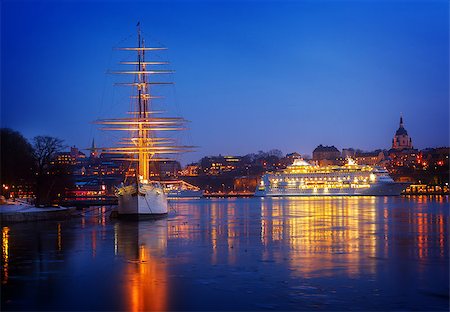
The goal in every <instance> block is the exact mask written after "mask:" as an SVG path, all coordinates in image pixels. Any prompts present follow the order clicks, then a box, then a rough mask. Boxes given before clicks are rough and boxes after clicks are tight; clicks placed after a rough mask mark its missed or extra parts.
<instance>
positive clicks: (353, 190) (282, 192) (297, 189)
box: [255, 159, 409, 197]
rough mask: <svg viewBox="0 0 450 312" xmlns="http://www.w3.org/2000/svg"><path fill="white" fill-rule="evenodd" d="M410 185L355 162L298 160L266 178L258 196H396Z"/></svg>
mask: <svg viewBox="0 0 450 312" xmlns="http://www.w3.org/2000/svg"><path fill="white" fill-rule="evenodd" d="M408 185H409V183H401V182H394V180H392V178H391V177H390V176H389V173H388V172H387V171H386V170H385V169H383V168H379V167H373V166H368V165H358V164H356V163H355V162H354V161H353V160H352V159H348V163H347V164H345V165H344V166H323V167H320V166H315V165H311V164H309V163H307V162H306V161H304V160H302V159H296V160H295V161H294V163H293V164H292V165H291V166H288V167H287V168H286V169H285V170H283V171H280V172H274V173H268V174H265V175H263V176H262V178H261V181H260V184H259V186H258V187H257V189H256V192H255V196H261V197H262V196H269V197H270V196H350V195H352V196H354V195H366V196H392V195H400V193H401V192H402V191H404V190H405V189H406V188H407V187H408Z"/></svg>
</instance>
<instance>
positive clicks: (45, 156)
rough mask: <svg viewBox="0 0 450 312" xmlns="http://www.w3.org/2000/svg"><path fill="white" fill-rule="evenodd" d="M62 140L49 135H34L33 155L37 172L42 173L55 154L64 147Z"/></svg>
mask: <svg viewBox="0 0 450 312" xmlns="http://www.w3.org/2000/svg"><path fill="white" fill-rule="evenodd" d="M63 142H64V141H63V140H61V139H58V138H55V137H50V136H41V135H39V136H36V137H34V139H33V147H34V157H35V158H36V162H37V167H38V174H39V175H42V174H43V173H44V172H45V169H48V166H49V165H50V162H51V160H52V159H53V158H55V156H56V154H57V153H58V152H60V151H62V149H63V148H64V145H63Z"/></svg>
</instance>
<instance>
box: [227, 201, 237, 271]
mask: <svg viewBox="0 0 450 312" xmlns="http://www.w3.org/2000/svg"><path fill="white" fill-rule="evenodd" d="M238 226H239V223H238V221H237V218H236V208H235V206H234V205H231V206H230V207H228V213H227V246H228V263H229V264H235V263H236V249H235V248H238V247H239V246H238V243H239V240H238V238H239V229H238Z"/></svg>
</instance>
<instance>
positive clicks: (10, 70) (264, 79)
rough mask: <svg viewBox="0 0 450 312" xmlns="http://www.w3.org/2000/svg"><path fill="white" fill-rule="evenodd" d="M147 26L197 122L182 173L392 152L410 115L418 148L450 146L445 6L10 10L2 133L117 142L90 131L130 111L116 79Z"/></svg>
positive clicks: (4, 13) (4, 36) (56, 5)
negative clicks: (331, 150) (251, 159)
mask: <svg viewBox="0 0 450 312" xmlns="http://www.w3.org/2000/svg"><path fill="white" fill-rule="evenodd" d="M138 20H139V21H141V24H142V27H143V30H144V32H145V34H146V35H147V42H149V41H150V39H155V40H157V41H158V42H160V43H162V44H164V45H165V46H167V47H169V49H170V50H169V52H168V54H167V56H168V59H169V60H170V61H171V63H172V68H173V69H174V70H176V73H175V74H174V76H173V79H172V80H174V81H175V82H176V85H175V87H174V88H171V89H170V90H171V91H170V92H172V93H171V94H172V95H173V96H171V97H169V102H172V103H169V104H168V105H169V107H174V108H176V113H179V114H181V115H182V116H184V117H185V118H187V119H189V120H190V121H192V123H191V124H190V128H191V129H190V131H189V133H188V134H186V135H184V137H185V138H186V140H185V143H187V144H195V145H198V146H200V148H199V149H198V151H197V152H196V153H192V154H188V155H185V156H183V157H182V159H181V160H182V161H183V162H184V163H186V162H187V161H191V160H197V159H199V158H200V157H201V156H204V155H213V154H219V153H221V154H238V155H239V154H246V153H250V152H257V151H258V150H268V149H272V148H278V149H281V150H282V151H283V152H284V153H288V152H293V151H298V152H300V153H303V154H311V152H312V150H313V149H314V148H315V147H316V146H317V145H318V144H326V145H335V146H337V147H338V148H340V149H341V148H345V147H354V148H361V149H364V150H372V149H376V148H389V147H390V143H391V139H392V136H393V134H394V132H395V130H396V129H397V127H398V120H399V115H400V112H402V113H403V116H404V119H405V127H406V129H407V130H408V132H409V134H410V135H411V136H412V139H413V144H414V146H415V147H417V148H425V147H430V146H431V147H434V146H443V145H448V144H449V5H448V1H445V0H442V1H433V0H424V1H401V0H397V1H364V0H361V1H287V2H253V1H242V2H239V1H235V2H212V1H202V2H193V1H180V2H173V1H164V2H147V1H146V2H144V1H142V2H131V1H124V2H120V1H86V2H80V1H71V2H68V1H60V2H48V1H47V2H45V1H29V2H21V1H17V0H14V1H3V2H2V7H1V41H2V42H1V44H2V46H1V65H2V67H1V74H2V77H1V78H2V80H1V101H2V102H1V106H2V116H1V118H2V127H5V126H7V127H11V128H13V129H16V130H18V131H20V132H22V133H23V134H24V135H25V136H26V137H28V138H32V137H33V136H35V135H39V134H47V135H53V136H58V137H60V138H62V139H64V140H65V142H66V144H68V145H77V146H79V147H87V146H89V145H90V142H91V140H92V137H95V138H96V141H97V142H99V145H101V144H111V143H112V142H113V138H112V137H111V135H109V136H108V135H106V136H105V134H104V133H101V132H100V131H98V130H97V129H96V126H93V125H92V124H91V121H93V120H95V119H96V118H98V117H101V118H106V117H109V116H112V115H117V114H118V113H119V112H125V111H126V110H127V109H128V103H127V102H126V101H122V100H123V99H124V98H126V97H125V96H122V95H120V93H121V92H123V90H121V91H117V90H114V88H112V87H111V83H112V79H111V78H110V77H109V75H106V74H105V73H106V72H107V71H108V70H113V69H117V66H116V65H115V61H116V60H119V59H120V57H122V56H120V55H119V56H117V54H118V53H120V52H113V51H112V47H113V46H118V45H120V44H121V42H122V43H123V42H126V40H125V39H126V38H129V36H130V35H132V34H133V33H134V31H135V25H136V22H137V21H138ZM124 40H125V41H124ZM169 88H170V87H169ZM170 110H171V109H170Z"/></svg>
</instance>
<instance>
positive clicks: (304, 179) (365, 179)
mask: <svg viewBox="0 0 450 312" xmlns="http://www.w3.org/2000/svg"><path fill="white" fill-rule="evenodd" d="M375 178H376V177H375V175H374V174H373V173H372V174H370V176H369V179H370V181H372V182H373V181H375ZM336 180H337V181H338V182H341V181H345V180H347V181H350V180H351V179H350V176H347V177H343V178H337V179H336V177H333V178H331V177H328V178H300V179H299V178H295V179H294V178H292V179H287V180H286V181H287V182H291V183H292V182H296V181H300V182H303V181H336ZM359 180H360V181H364V182H367V177H364V178H363V177H359ZM282 181H283V179H272V180H271V182H272V183H278V182H282ZM353 181H354V182H358V178H357V177H355V178H354V179H353Z"/></svg>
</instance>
